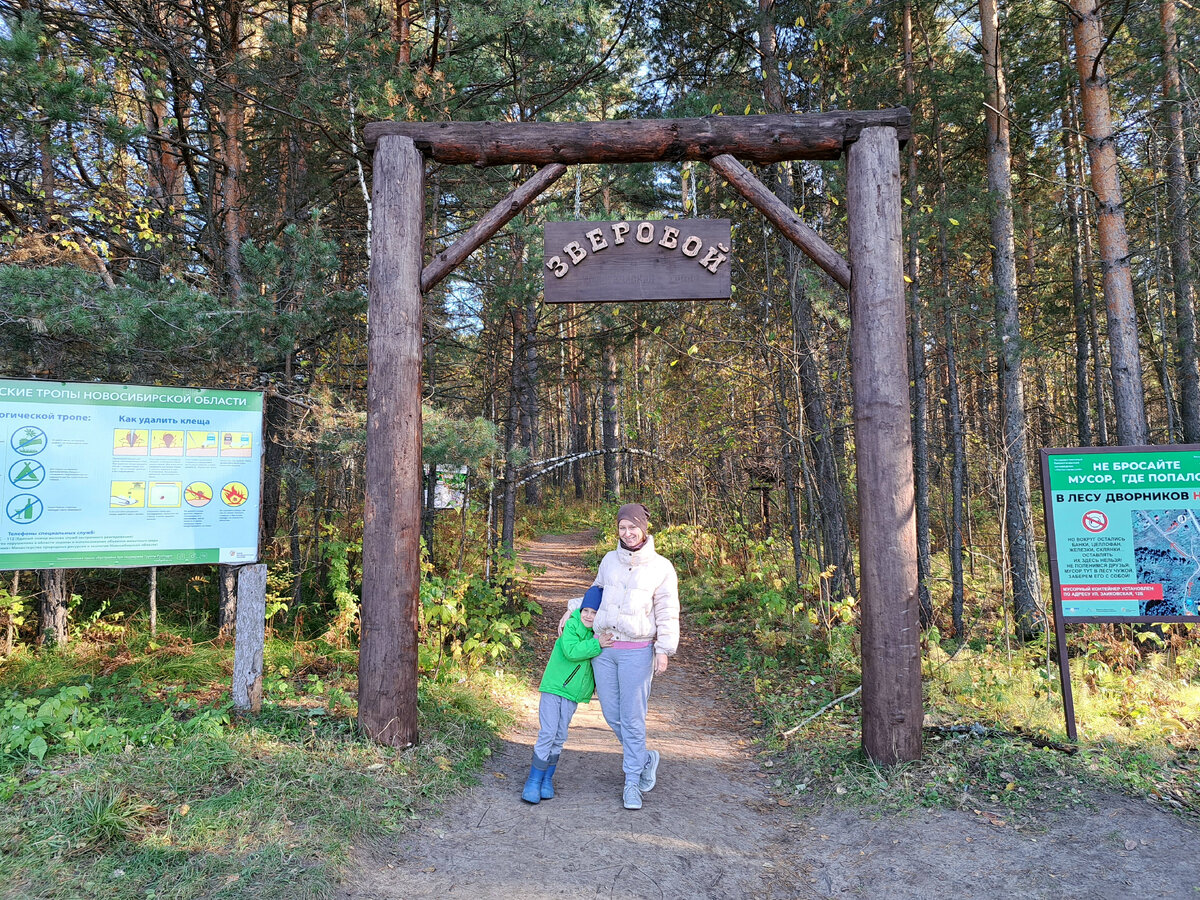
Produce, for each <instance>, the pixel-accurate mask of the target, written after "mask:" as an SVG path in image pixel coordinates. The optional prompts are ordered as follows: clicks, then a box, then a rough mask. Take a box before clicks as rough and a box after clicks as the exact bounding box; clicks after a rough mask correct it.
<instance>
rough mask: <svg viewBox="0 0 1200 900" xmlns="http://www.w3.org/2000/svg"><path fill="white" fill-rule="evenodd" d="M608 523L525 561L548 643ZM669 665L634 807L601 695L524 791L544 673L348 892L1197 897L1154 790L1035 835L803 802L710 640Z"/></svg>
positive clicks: (541, 648)
mask: <svg viewBox="0 0 1200 900" xmlns="http://www.w3.org/2000/svg"><path fill="white" fill-rule="evenodd" d="M594 540H595V535H594V534H590V533H588V534H576V535H563V536H547V537H543V538H541V539H540V540H537V541H534V542H533V543H531V544H530V545H529V546H528V547H527V548H526V549H525V550H524V551H523V553H522V558H523V559H525V560H526V561H527V562H529V563H533V564H536V565H539V566H544V567H545V568H546V571H545V574H543V575H541V576H539V577H538V578H537V579H536V582H535V585H534V588H535V593H536V596H537V599H538V601H539V602H540V603H541V604H542V605H543V607H544V609H545V613H544V616H543V619H542V621H541V623H540V624H539V627H538V628H537V629H536V630H535V634H534V635H533V641H534V643H535V647H536V649H537V652H538V658H539V659H545V658H546V656H547V654H548V653H549V649H550V645H551V644H552V643H553V639H552V635H553V632H554V625H555V623H556V622H557V620H558V618H559V616H560V615H561V614H562V610H563V609H564V608H565V604H566V601H567V600H568V599H569V598H571V597H576V596H579V595H580V594H582V593H583V591H584V590H585V589H586V587H587V585H588V584H590V583H591V578H592V574H593V573H591V572H590V571H588V570H586V569H584V568H583V566H582V563H581V561H580V560H581V557H582V554H583V552H584V551H585V550H586V549H587V548H588V547H590V546H592V544H593V542H594ZM697 640H698V638H697V637H696V636H695V635H689V634H688V633H687V631H686V629H685V631H684V635H683V639H682V642H681V645H680V650H679V655H678V656H677V657H676V658H675V659H674V660H672V663H671V667H670V669H669V670H668V671H667V673H666V675H665V676H663V677H661V678H659V679H656V681H655V684H654V689H653V694H652V696H651V700H650V716H649V720H648V732H649V743H650V745H651V746H652V747H654V748H656V749H659V750H660V751H661V752H662V754H663V761H662V765H661V767H660V770H659V780H658V786H657V787H656V788H655V789H654V790H653V791H652V792H650V793H648V794H646V795H645V798H644V804H645V805H644V807H643V808H642V809H641V810H640V811H628V810H625V809H623V808H622V807H621V786H622V775H621V755H620V746H619V744H618V743H617V741H616V738H615V737H613V735H612V733H611V732H610V731H609V729H608V726H607V725H606V724H605V723H604V720H603V718H602V717H601V714H600V704H599V702H598V701H595V700H593V701H592V703H590V704H587V705H581V706H580V708H579V711H578V712H577V713H576V714H575V718H574V719H573V721H572V723H571V734H570V737H569V739H568V742H567V746H566V749H565V750H564V751H563V756H562V761H561V762H560V763H559V767H558V773H557V775H556V777H555V780H554V783H555V788H556V790H557V792H558V796H557V797H555V798H554V799H553V800H546V801H543V802H542V803H540V804H538V805H536V806H531V805H529V804H526V803H524V802H523V801H522V800H521V798H520V791H521V786H522V785H523V783H524V780H525V775H526V773H527V772H528V769H529V759H530V754H531V751H532V747H533V743H534V740H535V739H536V737H537V700H538V694H537V691H536V682H534V683H533V684H531V685H530V690H529V695H528V697H527V699H526V701H525V704H524V709H523V710H522V715H521V718H520V721H519V722H518V724H517V725H516V726H515V727H514V728H513V729H512V730H511V731H510V732H509V733H507V734H506V735H505V736H504V740H503V742H502V746H501V747H500V749H499V751H498V752H497V753H496V755H495V756H493V757H492V759H491V761H490V763H489V765H488V766H486V767H485V768H484V770H483V772H482V773H481V783H480V784H479V786H477V787H474V788H471V789H470V790H468V791H466V792H465V793H464V794H462V795H461V796H459V797H457V798H455V799H453V800H452V801H450V802H449V803H448V804H447V806H446V808H445V810H444V812H443V813H442V814H441V815H438V816H434V817H431V818H427V819H426V820H424V821H423V822H422V823H421V825H420V826H419V827H418V828H417V829H416V830H414V831H412V832H410V833H408V834H405V835H402V836H401V837H399V838H397V839H396V840H395V842H394V843H393V844H391V845H387V846H385V847H384V848H382V849H380V850H377V851H375V852H373V853H371V854H363V856H362V857H360V859H359V861H358V862H359V866H358V867H357V871H355V873H354V876H353V879H352V880H351V881H349V882H348V883H347V884H345V885H344V886H343V889H342V892H341V894H340V896H341V898H342V900H399V898H406V900H409V898H412V900H417V898H445V897H470V898H548V897H636V898H668V897H670V898H713V900H715V898H751V897H754V898H834V897H838V898H842V897H863V898H868V897H869V898H888V900H893V898H894V900H908V898H912V900H916V898H940V897H946V898H954V900H963V898H976V897H978V898H995V897H1007V896H1013V895H1020V896H1022V897H1023V898H1025V900H1042V898H1045V900H1050V898H1081V900H1082V898H1089V900H1092V898H1102V900H1124V898H1141V897H1169V898H1184V897H1193V898H1194V897H1200V852H1198V848H1200V829H1198V828H1197V827H1196V824H1195V823H1193V822H1190V821H1184V820H1182V819H1179V818H1177V817H1175V816H1172V815H1169V814H1167V813H1165V812H1162V811H1161V810H1159V809H1157V808H1155V807H1152V806H1150V805H1149V804H1146V803H1144V802H1139V801H1135V800H1132V799H1129V798H1126V797H1119V796H1112V795H1093V796H1091V797H1090V800H1091V801H1092V803H1093V804H1094V806H1095V808H1094V809H1093V810H1091V811H1088V810H1085V809H1082V808H1076V809H1074V810H1063V811H1058V812H1048V813H1045V814H1041V815H1038V816H1037V817H1036V819H1035V820H1034V821H1027V822H1026V823H1025V824H1024V825H1023V827H1022V829H1021V830H1020V831H1018V830H1015V829H1014V828H1012V827H1008V826H1005V827H996V826H995V825H994V824H992V823H990V822H989V821H988V820H987V819H986V817H982V816H976V815H973V814H972V813H971V812H969V811H955V810H945V809H942V810H926V809H918V810H914V811H912V812H911V813H909V814H907V815H897V814H880V813H875V812H873V811H871V810H858V809H827V810H822V811H818V812H817V813H815V814H808V815H801V816H797V815H796V811H795V810H793V809H785V808H781V807H780V806H779V805H778V801H777V799H776V798H775V797H772V796H771V794H770V793H769V790H768V787H767V782H768V781H769V778H768V773H767V771H765V770H762V769H760V768H759V765H758V762H757V761H756V759H755V758H754V757H753V755H752V754H751V752H750V750H749V749H748V744H749V740H748V738H747V737H746V735H747V734H748V729H747V728H746V726H747V725H748V724H749V723H748V722H746V717H745V714H744V712H743V711H741V710H738V709H736V708H734V707H733V706H732V705H731V704H730V703H728V702H727V701H726V700H725V699H724V698H723V697H722V694H721V685H720V683H719V681H718V679H717V678H716V676H715V675H714V674H713V673H712V672H711V671H710V670H709V669H708V667H707V666H706V664H705V662H704V658H705V654H703V653H700V652H695V651H696V650H697V649H698V648H697V645H696V642H697Z"/></svg>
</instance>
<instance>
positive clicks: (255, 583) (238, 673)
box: [233, 563, 267, 712]
mask: <svg viewBox="0 0 1200 900" xmlns="http://www.w3.org/2000/svg"><path fill="white" fill-rule="evenodd" d="M237 597H238V604H237V625H236V627H235V629H234V638H233V708H234V709H237V710H241V711H242V712H258V711H259V710H260V709H262V675H263V643H264V642H265V641H266V633H267V567H266V565H265V564H263V563H257V564H255V565H252V566H242V567H241V568H240V569H239V570H238V573H237Z"/></svg>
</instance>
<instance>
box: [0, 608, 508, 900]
mask: <svg viewBox="0 0 1200 900" xmlns="http://www.w3.org/2000/svg"><path fill="white" fill-rule="evenodd" d="M231 654H232V648H231V647H223V646H218V645H214V644H211V643H208V644H206V643H193V642H192V641H191V640H190V638H189V637H188V636H187V635H184V634H180V633H171V632H164V633H160V636H159V638H158V639H157V640H155V641H150V640H149V639H148V638H146V637H145V636H144V635H132V636H127V637H125V638H123V639H119V640H115V641H112V642H109V643H105V644H97V643H83V642H80V643H77V644H76V645H75V646H73V647H72V648H70V649H68V650H66V651H63V652H57V653H43V654H40V655H34V654H33V653H30V652H28V651H24V650H22V651H20V652H18V653H17V654H15V655H14V656H13V657H12V658H10V659H9V660H7V661H6V662H4V663H2V664H0V703H2V702H4V701H5V700H6V699H13V698H26V697H32V698H37V699H38V700H39V701H44V700H45V699H47V698H50V697H53V696H56V695H57V694H58V692H59V691H61V690H62V688H63V687H64V686H69V685H87V686H88V690H89V693H88V695H87V697H86V698H85V699H84V700H81V701H79V703H80V707H81V710H82V711H85V712H86V713H87V715H86V716H81V715H79V714H78V713H76V715H77V717H78V719H79V721H80V722H84V721H86V722H89V723H91V726H90V727H93V729H94V730H96V731H98V732H103V734H104V735H106V736H108V735H109V734H110V732H115V733H116V734H118V735H122V734H143V732H145V733H144V735H143V736H144V740H142V739H139V740H137V741H136V742H131V743H127V744H124V746H120V747H119V748H118V749H115V750H113V749H111V746H110V745H111V742H109V743H108V744H106V745H105V746H106V748H108V749H106V750H105V751H104V752H94V753H84V752H72V751H71V750H69V749H67V747H68V745H67V743H66V740H67V739H64V740H63V741H62V742H58V743H56V741H55V740H51V741H50V742H49V743H50V750H49V752H47V754H46V756H45V759H44V761H42V762H40V763H39V762H38V760H36V759H34V758H30V757H28V756H22V755H20V754H9V755H7V756H3V757H0V896H4V897H21V898H64V900H65V898H78V897H95V898H134V897H137V898H147V897H154V898H192V897H217V898H233V897H254V898H267V900H269V898H277V897H278V898H288V900H295V898H305V897H328V896H331V895H332V894H333V892H334V889H335V885H336V883H337V880H338V878H339V876H340V875H341V873H342V871H343V869H344V867H345V866H346V865H347V863H348V862H349V861H350V859H351V856H352V854H353V852H354V848H355V847H358V848H363V847H365V846H366V845H367V844H368V843H378V842H382V841H386V840H387V839H388V838H389V836H391V835H394V834H396V833H398V832H400V831H402V830H404V829H405V828H408V827H411V825H412V824H413V823H414V822H415V821H416V820H417V819H419V818H421V817H423V816H425V815H427V814H428V813H429V811H430V810H431V809H432V808H433V807H435V806H436V805H437V804H438V803H440V802H441V801H442V800H443V799H445V798H446V797H448V796H450V795H452V794H453V793H454V792H455V791H457V790H459V789H460V788H461V787H462V786H463V785H465V784H467V783H469V782H470V781H472V779H473V778H474V776H475V773H476V772H477V771H478V769H479V767H480V766H481V765H482V763H483V761H484V760H485V759H486V758H487V757H488V756H489V755H490V753H491V746H492V743H493V741H494V739H495V736H496V734H497V732H498V730H499V729H500V728H501V727H502V725H503V724H504V723H505V722H506V721H507V719H508V716H509V714H508V712H507V711H506V709H505V708H504V706H503V700H504V698H505V696H506V694H507V693H509V692H510V691H512V690H514V688H513V686H512V684H511V683H510V682H509V681H508V680H506V679H505V678H504V677H502V676H496V675H490V674H488V673H486V672H473V673H468V672H465V671H461V670H457V669H455V670H453V671H446V670H445V669H443V677H442V678H441V679H440V680H439V681H437V682H433V681H429V680H425V681H423V682H422V684H421V687H420V695H419V704H420V733H421V738H422V740H421V743H420V744H419V746H417V747H416V748H412V749H409V750H404V751H397V750H395V749H392V748H387V747H382V746H379V745H376V744H373V743H369V742H366V741H363V740H361V739H359V737H358V736H357V733H356V730H355V724H354V718H353V717H354V713H355V707H354V701H353V692H354V689H355V683H354V660H353V654H352V653H349V652H348V651H345V650H339V649H337V648H333V647H328V646H325V645H320V644H317V643H308V644H302V645H291V644H289V643H285V642H282V641H273V642H271V643H270V644H269V645H268V648H267V652H266V654H265V658H266V670H267V676H266V678H265V702H264V707H263V711H262V713H261V714H259V715H257V716H252V717H247V718H241V719H240V718H236V717H233V716H232V715H231V714H230V713H229V711H228V709H227V704H228V691H227V682H228V673H229V671H230V663H231ZM214 711H215V713H216V718H215V719H214V720H212V721H209V718H207V717H211V716H212V715H213V713H214ZM164 713H165V714H166V718H165V720H164V719H163V716H164ZM97 717H98V718H97ZM202 717H206V718H203V719H202ZM197 721H204V723H205V727H204V728H203V729H195V730H192V731H189V729H188V728H187V727H186V726H187V725H188V723H189V722H197ZM97 723H99V724H97ZM156 723H157V724H156ZM60 724H62V725H64V727H66V726H69V725H70V723H69V722H66V723H60ZM139 729H142V730H141V731H139ZM147 729H148V731H147ZM68 737H69V736H68ZM118 743H123V742H121V741H118Z"/></svg>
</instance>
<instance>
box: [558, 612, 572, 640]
mask: <svg viewBox="0 0 1200 900" xmlns="http://www.w3.org/2000/svg"><path fill="white" fill-rule="evenodd" d="M569 618H571V610H569V609H568V610H567V611H566V612H565V613H563V614H562V618H561V619H559V620H558V636H559V637H562V633H563V629H564V628H566V627H567V619H569Z"/></svg>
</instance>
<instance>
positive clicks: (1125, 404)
mask: <svg viewBox="0 0 1200 900" xmlns="http://www.w3.org/2000/svg"><path fill="white" fill-rule="evenodd" d="M1070 3H1071V10H1072V13H1073V15H1072V24H1073V26H1074V27H1073V30H1074V35H1075V63H1076V66H1077V67H1078V71H1079V91H1080V101H1081V105H1082V107H1083V125H1084V130H1085V132H1086V133H1087V143H1088V157H1089V159H1090V161H1091V165H1092V190H1093V192H1094V193H1095V195H1096V204H1097V219H1096V226H1097V227H1096V231H1097V235H1098V237H1099V241H1100V267H1101V272H1102V275H1103V283H1104V302H1105V305H1106V306H1107V308H1108V351H1109V355H1110V368H1111V369H1112V381H1113V407H1114V408H1115V410H1116V413H1117V441H1118V442H1119V443H1121V444H1122V445H1124V446H1134V445H1139V446H1140V445H1144V444H1146V443H1147V441H1148V440H1149V434H1148V430H1147V426H1146V409H1145V395H1144V393H1143V388H1142V363H1141V355H1140V353H1139V350H1138V334H1137V314H1136V312H1135V310H1134V299H1133V276H1132V273H1131V272H1130V269H1129V235H1128V233H1127V231H1126V229H1125V202H1124V199H1123V197H1122V194H1121V182H1120V177H1119V171H1118V160H1117V147H1116V143H1115V138H1114V134H1113V127H1112V112H1111V110H1110V107H1109V99H1108V75H1107V74H1106V72H1105V69H1104V62H1103V58H1102V57H1101V53H1102V50H1103V47H1104V43H1105V35H1104V29H1103V26H1102V23H1101V16H1100V4H1099V2H1098V0H1070Z"/></svg>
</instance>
